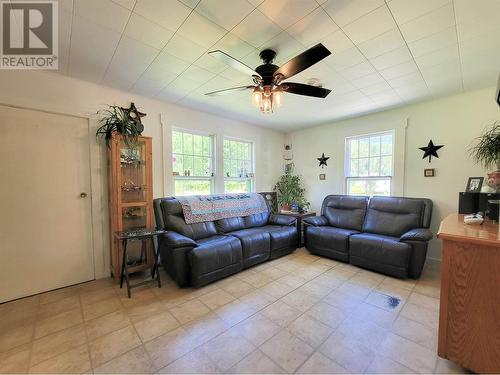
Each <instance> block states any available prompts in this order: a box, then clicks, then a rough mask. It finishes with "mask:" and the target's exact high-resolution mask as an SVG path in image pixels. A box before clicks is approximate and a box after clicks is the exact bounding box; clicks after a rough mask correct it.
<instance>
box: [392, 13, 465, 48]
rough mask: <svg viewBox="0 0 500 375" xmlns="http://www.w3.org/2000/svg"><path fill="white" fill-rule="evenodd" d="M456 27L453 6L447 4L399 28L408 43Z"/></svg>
mask: <svg viewBox="0 0 500 375" xmlns="http://www.w3.org/2000/svg"><path fill="white" fill-rule="evenodd" d="M453 25H455V16H454V12H453V5H452V4H451V3H450V4H447V5H445V6H443V7H441V8H439V9H436V10H434V11H432V12H430V13H427V14H425V15H423V16H420V17H418V18H415V19H413V20H411V21H409V22H406V23H404V24H401V25H400V26H399V28H400V29H401V32H402V33H403V37H404V38H405V40H406V42H407V43H411V42H414V41H416V40H419V39H422V38H425V37H427V36H430V35H432V34H436V33H438V32H440V31H442V30H445V29H447V28H449V27H451V26H453Z"/></svg>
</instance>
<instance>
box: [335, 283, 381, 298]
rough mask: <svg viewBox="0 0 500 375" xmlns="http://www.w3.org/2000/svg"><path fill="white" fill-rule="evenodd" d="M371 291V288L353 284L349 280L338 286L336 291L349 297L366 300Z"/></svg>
mask: <svg viewBox="0 0 500 375" xmlns="http://www.w3.org/2000/svg"><path fill="white" fill-rule="evenodd" d="M372 289H373V288H372V287H367V286H364V285H359V284H354V283H352V282H351V280H349V281H347V282H345V283H343V284H342V285H341V286H339V287H338V288H337V289H336V290H337V291H339V292H341V293H344V294H347V295H350V296H355V297H362V298H366V297H367V296H368V294H370V292H371V291H372Z"/></svg>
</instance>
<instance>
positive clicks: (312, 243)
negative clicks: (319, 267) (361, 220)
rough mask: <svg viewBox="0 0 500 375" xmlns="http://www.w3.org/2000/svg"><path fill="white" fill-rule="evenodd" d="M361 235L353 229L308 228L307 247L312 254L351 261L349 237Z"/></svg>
mask: <svg viewBox="0 0 500 375" xmlns="http://www.w3.org/2000/svg"><path fill="white" fill-rule="evenodd" d="M356 233H359V232H358V231H355V230H352V229H342V228H335V227H329V226H321V227H313V226H309V227H307V228H306V247H307V249H308V250H310V251H311V252H312V253H315V254H319V255H324V256H328V257H331V258H335V259H339V260H344V261H347V260H349V236H351V235H353V234H356Z"/></svg>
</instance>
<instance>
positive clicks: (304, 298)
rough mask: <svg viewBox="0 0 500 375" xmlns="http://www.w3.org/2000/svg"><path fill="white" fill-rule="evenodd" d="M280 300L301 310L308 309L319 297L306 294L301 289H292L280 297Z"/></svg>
mask: <svg viewBox="0 0 500 375" xmlns="http://www.w3.org/2000/svg"><path fill="white" fill-rule="evenodd" d="M281 301H283V302H285V303H286V304H287V305H289V306H292V307H295V308H296V309H297V310H300V311H302V312H304V311H306V310H309V309H310V308H311V307H312V306H313V305H314V304H315V303H316V302H318V301H319V298H317V297H314V296H312V295H310V294H307V293H305V292H303V291H301V290H298V289H296V290H294V291H293V292H290V293H288V294H287V295H286V296H284V297H282V298H281Z"/></svg>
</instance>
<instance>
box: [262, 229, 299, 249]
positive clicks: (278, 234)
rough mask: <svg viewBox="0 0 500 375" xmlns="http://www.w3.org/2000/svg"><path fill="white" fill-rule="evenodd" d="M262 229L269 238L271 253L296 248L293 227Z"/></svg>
mask: <svg viewBox="0 0 500 375" xmlns="http://www.w3.org/2000/svg"><path fill="white" fill-rule="evenodd" d="M262 229H264V230H267V231H268V232H269V236H270V237H271V252H273V251H279V250H285V249H295V248H296V247H297V228H295V227H294V226H281V225H265V226H263V227H262Z"/></svg>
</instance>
